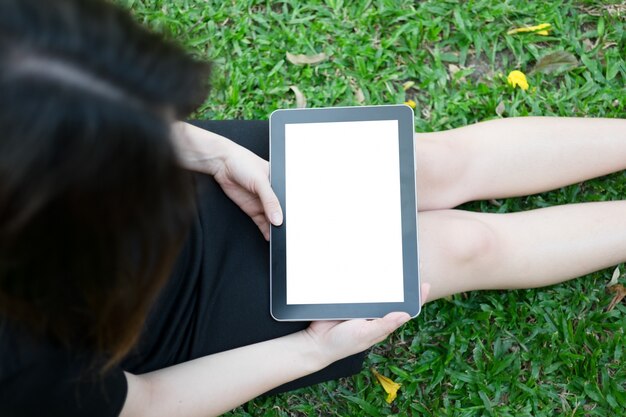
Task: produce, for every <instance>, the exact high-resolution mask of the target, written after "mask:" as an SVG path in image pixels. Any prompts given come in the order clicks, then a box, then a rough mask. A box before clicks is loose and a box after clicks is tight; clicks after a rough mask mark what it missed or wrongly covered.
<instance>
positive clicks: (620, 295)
mask: <svg viewBox="0 0 626 417" xmlns="http://www.w3.org/2000/svg"><path fill="white" fill-rule="evenodd" d="M609 291H611V292H614V293H615V296H614V297H613V299H612V300H611V303H610V304H609V306H608V307H607V308H606V311H611V310H613V309H614V308H615V306H616V305H618V304H619V303H620V302H621V301H622V300H623V299H624V297H626V288H624V286H623V285H622V284H615V285H613V286H612V287H609Z"/></svg>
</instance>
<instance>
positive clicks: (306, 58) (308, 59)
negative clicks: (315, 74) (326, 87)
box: [285, 52, 328, 65]
mask: <svg viewBox="0 0 626 417" xmlns="http://www.w3.org/2000/svg"><path fill="white" fill-rule="evenodd" d="M285 55H286V56H287V61H289V62H291V63H292V64H294V65H315V64H319V63H320V62H323V61H326V59H327V58H328V55H326V54H325V53H324V52H322V53H320V54H315V55H296V54H292V53H290V52H287V53H285Z"/></svg>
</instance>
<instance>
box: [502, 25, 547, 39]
mask: <svg viewBox="0 0 626 417" xmlns="http://www.w3.org/2000/svg"><path fill="white" fill-rule="evenodd" d="M551 29H552V25H551V24H550V23H542V24H540V25H536V26H526V27H523V28H517V29H511V30H509V31H508V32H507V33H506V34H507V35H515V34H516V33H528V32H532V33H536V34H537V35H543V36H547V35H548V34H549V31H550V30H551Z"/></svg>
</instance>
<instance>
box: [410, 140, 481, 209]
mask: <svg viewBox="0 0 626 417" xmlns="http://www.w3.org/2000/svg"><path fill="white" fill-rule="evenodd" d="M415 161H416V179H417V195H418V206H419V209H420V210H441V209H447V208H452V207H455V206H457V205H459V204H461V203H463V202H464V198H465V197H464V191H466V190H465V187H464V185H463V178H464V177H465V175H464V174H465V172H467V169H468V166H469V162H468V155H467V152H466V151H465V150H464V146H463V143H462V141H460V140H451V139H449V138H447V137H446V136H445V132H441V133H430V134H419V135H416V137H415Z"/></svg>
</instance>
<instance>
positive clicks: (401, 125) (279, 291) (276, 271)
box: [270, 105, 421, 321]
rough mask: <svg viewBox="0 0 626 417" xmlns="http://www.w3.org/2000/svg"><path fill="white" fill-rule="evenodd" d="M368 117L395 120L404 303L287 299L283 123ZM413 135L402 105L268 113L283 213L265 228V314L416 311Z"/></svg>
mask: <svg viewBox="0 0 626 417" xmlns="http://www.w3.org/2000/svg"><path fill="white" fill-rule="evenodd" d="M370 120H397V121H398V129H399V132H398V133H399V135H398V136H399V150H400V152H399V158H400V194H401V197H400V198H401V217H402V252H403V253H402V259H403V276H404V302H401V303H345V304H344V303H341V304H287V302H286V301H287V277H286V228H287V227H289V208H288V207H287V206H286V200H285V125H286V124H292V123H331V122H351V121H370ZM413 135H414V122H413V110H412V109H411V108H410V107H408V106H406V105H390V106H363V107H334V108H320V109H293V110H276V111H275V112H273V113H272V114H271V116H270V178H271V184H272V188H273V189H274V192H275V193H276V196H277V197H278V199H279V201H280V204H281V206H282V208H283V212H284V222H283V224H282V226H280V227H273V226H272V227H271V230H270V313H271V315H272V317H274V319H276V320H278V321H308V320H337V319H352V318H377V317H382V316H384V315H385V314H387V313H389V312H392V311H403V312H407V313H409V314H410V315H411V316H412V317H415V316H417V315H418V314H419V312H420V310H421V298H420V284H419V255H418V243H417V242H418V239H417V230H418V229H417V198H416V187H415V156H414V148H413ZM321 166H322V167H323V164H321ZM381 226H384V225H382V224H381ZM330 233H332V231H329V236H330V237H332V235H330Z"/></svg>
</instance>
